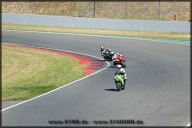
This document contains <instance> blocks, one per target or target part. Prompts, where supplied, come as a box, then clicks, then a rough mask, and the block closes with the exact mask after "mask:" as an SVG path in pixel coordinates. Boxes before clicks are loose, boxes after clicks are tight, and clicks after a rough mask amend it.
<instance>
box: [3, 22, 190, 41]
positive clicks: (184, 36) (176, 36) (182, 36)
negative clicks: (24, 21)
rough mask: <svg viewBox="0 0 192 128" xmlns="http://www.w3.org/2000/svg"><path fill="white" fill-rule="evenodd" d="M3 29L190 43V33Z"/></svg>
mask: <svg viewBox="0 0 192 128" xmlns="http://www.w3.org/2000/svg"><path fill="white" fill-rule="evenodd" d="M2 28H3V29H10V30H30V31H44V32H61V33H62V32H63V33H78V34H93V35H109V36H124V37H136V38H153V39H168V40H181V41H189V40H190V33H181V32H179V33H177V32H151V31H124V30H102V29H82V28H65V27H48V26H34V25H16V24H2Z"/></svg>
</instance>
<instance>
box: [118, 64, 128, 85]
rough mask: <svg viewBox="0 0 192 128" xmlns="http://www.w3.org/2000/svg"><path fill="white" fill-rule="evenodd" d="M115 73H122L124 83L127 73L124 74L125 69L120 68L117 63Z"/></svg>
mask: <svg viewBox="0 0 192 128" xmlns="http://www.w3.org/2000/svg"><path fill="white" fill-rule="evenodd" d="M115 75H122V76H123V79H124V83H126V80H127V75H126V72H125V69H124V68H122V66H121V65H117V71H116V73H115Z"/></svg>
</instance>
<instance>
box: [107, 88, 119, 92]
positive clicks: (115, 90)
mask: <svg viewBox="0 0 192 128" xmlns="http://www.w3.org/2000/svg"><path fill="white" fill-rule="evenodd" d="M104 90H105V91H114V92H117V91H118V90H117V89H114V88H110V89H104Z"/></svg>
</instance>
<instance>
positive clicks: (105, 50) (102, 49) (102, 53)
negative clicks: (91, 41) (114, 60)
mask: <svg viewBox="0 0 192 128" xmlns="http://www.w3.org/2000/svg"><path fill="white" fill-rule="evenodd" d="M111 52H112V51H111V49H107V48H104V47H103V46H101V55H102V56H105V55H108V56H111Z"/></svg>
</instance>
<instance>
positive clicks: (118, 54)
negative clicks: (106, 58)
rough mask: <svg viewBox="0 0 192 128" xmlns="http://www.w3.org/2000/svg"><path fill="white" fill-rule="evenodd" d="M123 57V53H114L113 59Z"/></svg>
mask: <svg viewBox="0 0 192 128" xmlns="http://www.w3.org/2000/svg"><path fill="white" fill-rule="evenodd" d="M117 58H118V59H123V55H122V54H121V53H118V52H117V53H114V55H113V57H112V59H113V60H115V59H117Z"/></svg>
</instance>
